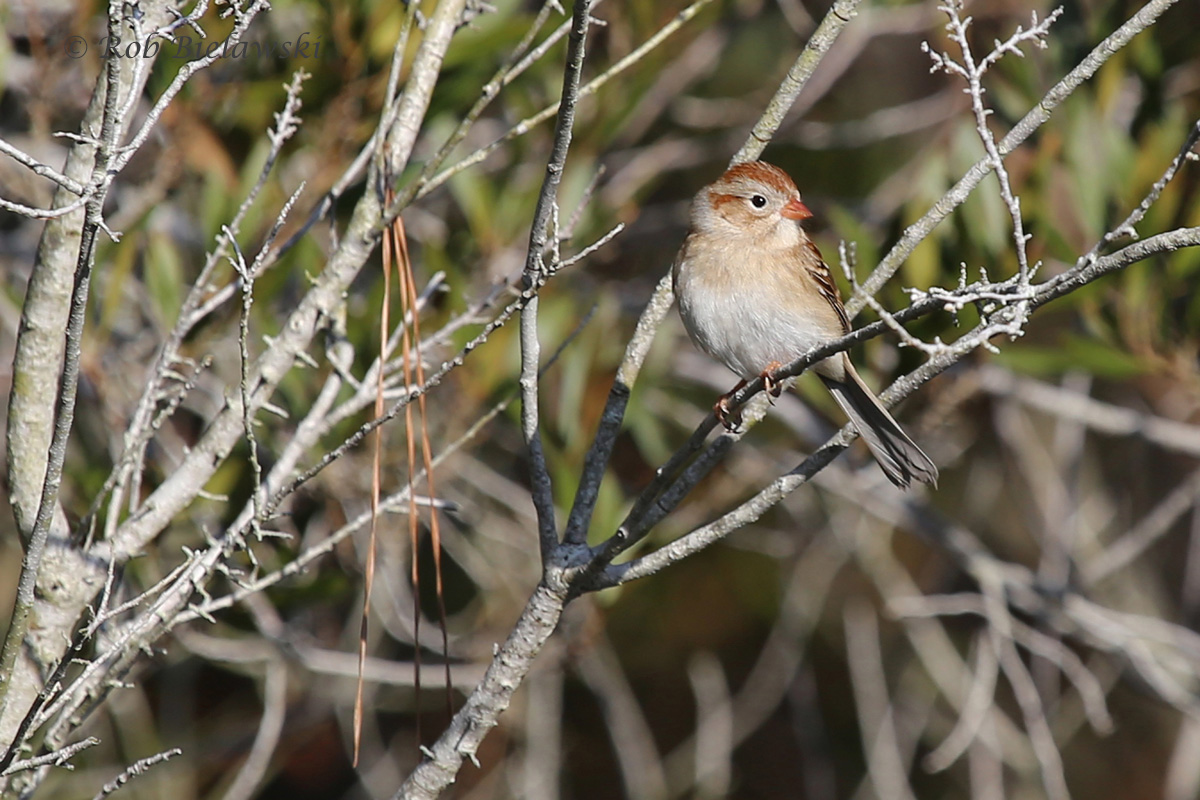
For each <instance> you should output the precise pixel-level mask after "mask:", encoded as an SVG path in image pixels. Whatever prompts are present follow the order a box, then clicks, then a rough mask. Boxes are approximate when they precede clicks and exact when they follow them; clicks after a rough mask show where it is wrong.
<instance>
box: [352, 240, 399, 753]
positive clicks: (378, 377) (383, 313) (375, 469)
mask: <svg viewBox="0 0 1200 800" xmlns="http://www.w3.org/2000/svg"><path fill="white" fill-rule="evenodd" d="M390 251H391V248H390V242H389V235H388V231H387V230H384V232H383V307H382V308H381V309H380V311H379V369H377V370H376V374H375V418H376V419H379V418H380V417H382V416H383V415H384V411H385V409H384V402H383V382H384V368H383V367H384V363H385V362H386V360H387V343H388V332H389V329H390V328H391V320H390V318H389V312H390V309H391V303H392V264H391V257H390ZM401 322H403V317H401ZM374 444H375V452H374V454H373V458H372V462H371V533H370V536H369V537H368V540H367V564H366V569H365V571H364V572H365V574H364V577H363V610H362V621H361V622H360V623H359V631H358V682H357V683H356V684H355V688H354V758H353V765H354V766H355V767H357V766H358V758H359V755H360V752H361V749H362V719H363V685H364V683H365V681H364V677H363V670H364V669H365V668H366V662H367V638H368V637H367V633H368V624H369V623H368V620H369V618H370V614H371V589H372V588H373V586H374V584H375V540H376V532H377V527H378V522H379V496H380V484H381V478H380V475H381V472H382V470H383V426H382V425H380V426H379V427H377V428H376V429H375V439H374ZM410 474H411V469H410ZM410 494H411V488H410Z"/></svg>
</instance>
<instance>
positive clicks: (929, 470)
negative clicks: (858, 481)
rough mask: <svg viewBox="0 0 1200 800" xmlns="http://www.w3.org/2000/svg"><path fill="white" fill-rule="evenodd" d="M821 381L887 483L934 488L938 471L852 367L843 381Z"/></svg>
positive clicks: (822, 378)
mask: <svg viewBox="0 0 1200 800" xmlns="http://www.w3.org/2000/svg"><path fill="white" fill-rule="evenodd" d="M821 380H822V381H824V382H825V385H826V386H827V387H829V391H830V392H832V393H833V399H834V400H837V402H838V405H839V406H841V407H842V410H843V411H845V412H846V416H848V417H850V421H851V422H853V423H854V427H855V428H858V433H859V435H860V436H862V438H863V440H864V441H865V442H866V443H867V447H869V448H870V449H871V455H873V456H875V460H876V461H878V462H879V466H880V468H881V469H882V470H883V473H884V474H885V475H887V476H888V480H890V481H891V482H892V483H894V484H896V485H897V486H899V487H900V488H901V489H907V488H908V486H909V484H911V483H912V481H913V478H916V479H917V480H919V481H923V482H924V483H928V484H929V485H931V486H936V485H937V478H938V470H937V467H936V466H935V465H934V463H933V461H931V460H930V458H929V456H927V455H925V451H923V450H922V449H921V448H920V447H917V444H916V442H914V441H913V440H912V439H910V438H908V434H906V433H905V432H904V430H903V429H902V428H901V427H900V424H899V423H898V422H896V420H894V419H892V415H891V414H889V413H888V412H887V409H885V408H884V407H883V405H882V404H881V403H880V402H879V399H878V398H877V397H875V395H874V394H873V393H872V392H871V390H870V389H868V388H867V386H866V384H864V383H863V382H862V378H860V377H859V376H858V373H857V372H856V371H855V370H854V368H853V367H851V366H850V365H849V364H847V369H846V380H845V381H835V380H833V379H831V378H827V377H825V376H824V375H822V376H821Z"/></svg>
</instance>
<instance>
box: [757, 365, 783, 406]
mask: <svg viewBox="0 0 1200 800" xmlns="http://www.w3.org/2000/svg"><path fill="white" fill-rule="evenodd" d="M777 369H783V364H780V363H779V362H778V361H772V362H771V363H770V364H767V368H766V369H764V370H763V371H762V374H761V375H759V377H760V378H762V382H763V389H765V390H766V391H767V399H768V400H769V401H770V403H771V405H775V401H774V400H773V399H772V398H775V397H779V395H781V394H783V381H781V380H776V379H775V370H777Z"/></svg>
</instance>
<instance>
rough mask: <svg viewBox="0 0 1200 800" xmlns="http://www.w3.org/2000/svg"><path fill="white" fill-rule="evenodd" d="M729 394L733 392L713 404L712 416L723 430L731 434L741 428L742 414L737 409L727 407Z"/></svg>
mask: <svg viewBox="0 0 1200 800" xmlns="http://www.w3.org/2000/svg"><path fill="white" fill-rule="evenodd" d="M735 391H736V390H735ZM731 394H733V392H730V393H729V394H726V395H722V396H721V397H720V399H718V400H717V402H716V403H714V404H713V416H715V417H716V418H717V422H719V423H721V425H722V426H724V428H725V430H727V431H729V432H730V433H733V432H735V431H736V430H737V429H738V428H740V427H741V426H742V412H741V411H739V410H738V409H734V408H730V407H729V396H730V395H731Z"/></svg>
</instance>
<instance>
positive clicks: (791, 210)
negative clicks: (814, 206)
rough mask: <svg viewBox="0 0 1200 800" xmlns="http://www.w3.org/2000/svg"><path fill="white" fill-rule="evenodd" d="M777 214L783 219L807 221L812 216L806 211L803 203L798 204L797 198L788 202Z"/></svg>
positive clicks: (806, 207) (806, 208) (798, 199)
mask: <svg viewBox="0 0 1200 800" xmlns="http://www.w3.org/2000/svg"><path fill="white" fill-rule="evenodd" d="M779 213H780V214H781V215H782V216H783V217H784V218H785V219H794V220H802V219H808V218H809V217H811V216H812V215H813V213H812V212H811V211H809V210H808V206H806V205H804V203H802V202H800V198H799V197H797V198H795V199H793V200H789V201H788V202H787V205H785V206H784V207H783V208H782V209H780V211H779Z"/></svg>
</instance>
